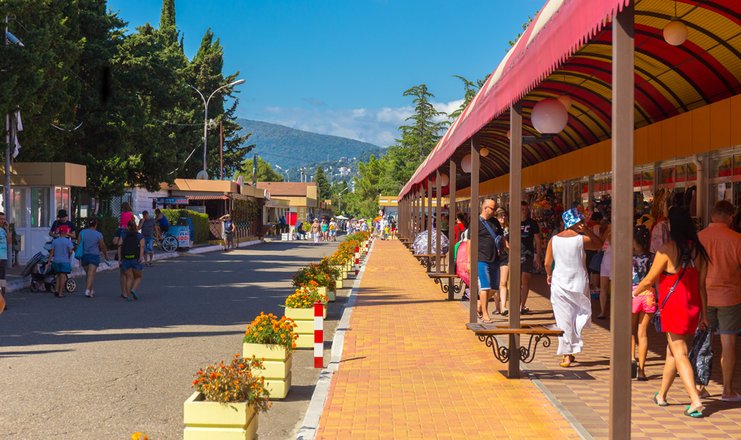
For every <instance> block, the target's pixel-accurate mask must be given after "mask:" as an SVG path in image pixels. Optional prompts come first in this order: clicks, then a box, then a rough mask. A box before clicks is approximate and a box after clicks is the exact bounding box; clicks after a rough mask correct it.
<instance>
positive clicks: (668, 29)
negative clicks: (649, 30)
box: [664, 19, 687, 46]
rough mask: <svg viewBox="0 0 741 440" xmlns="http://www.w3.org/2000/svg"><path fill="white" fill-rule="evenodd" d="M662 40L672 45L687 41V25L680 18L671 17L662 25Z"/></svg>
mask: <svg viewBox="0 0 741 440" xmlns="http://www.w3.org/2000/svg"><path fill="white" fill-rule="evenodd" d="M664 40H665V41H666V42H667V43H669V44H671V45H672V46H681V45H682V43H684V42H685V41H687V26H686V25H685V24H684V23H682V20H679V19H673V20H672V21H670V22H669V24H667V25H666V26H665V27H664Z"/></svg>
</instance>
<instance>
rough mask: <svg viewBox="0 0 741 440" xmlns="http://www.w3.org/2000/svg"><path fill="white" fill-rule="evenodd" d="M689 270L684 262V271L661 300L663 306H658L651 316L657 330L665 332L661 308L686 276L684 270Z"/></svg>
mask: <svg viewBox="0 0 741 440" xmlns="http://www.w3.org/2000/svg"><path fill="white" fill-rule="evenodd" d="M686 270H687V263H684V262H683V263H682V271H681V272H680V273H679V276H678V277H677V281H675V282H674V285H673V286H672V287H671V289H669V293H667V294H666V297H665V298H664V301H662V302H661V307H658V308H657V309H656V313H654V316H653V317H651V323H653V325H654V327H656V331H657V332H659V333H664V331H663V330H661V309H663V308H664V306H665V305H666V302H667V301H668V300H669V297H670V296H672V293H674V289H676V288H677V285H679V281H680V280H681V279H682V277H683V276H684V272H685V271H686Z"/></svg>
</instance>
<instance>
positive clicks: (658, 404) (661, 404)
mask: <svg viewBox="0 0 741 440" xmlns="http://www.w3.org/2000/svg"><path fill="white" fill-rule="evenodd" d="M654 403H655V404H656V406H669V402H659V393H656V394H654ZM687 408H689V406H688V407H687Z"/></svg>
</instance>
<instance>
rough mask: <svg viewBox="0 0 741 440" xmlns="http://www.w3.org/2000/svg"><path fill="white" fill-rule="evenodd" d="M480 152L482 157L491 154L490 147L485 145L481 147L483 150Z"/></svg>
mask: <svg viewBox="0 0 741 440" xmlns="http://www.w3.org/2000/svg"><path fill="white" fill-rule="evenodd" d="M479 154H480V155H481V157H486V156H488V155H489V149H488V148H486V147H484V148H482V149H481V151H479Z"/></svg>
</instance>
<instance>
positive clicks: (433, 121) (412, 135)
mask: <svg viewBox="0 0 741 440" xmlns="http://www.w3.org/2000/svg"><path fill="white" fill-rule="evenodd" d="M404 96H413V97H414V100H413V102H414V114H413V115H412V116H410V117H408V118H406V120H407V121H412V122H413V124H412V125H402V126H401V127H399V129H400V130H401V133H402V139H401V143H402V145H404V146H405V147H407V148H410V147H412V148H413V147H414V146H416V147H417V149H418V153H419V161H420V162H421V161H422V159H424V157H425V156H427V155H428V154H429V153H430V151H432V149H433V148H434V147H435V144H436V143H437V141H438V139H440V132H441V131H442V130H443V129H444V128H445V127H447V125H448V122H447V121H446V120H441V119H440V117H441V116H447V115H446V114H445V113H444V112H440V111H437V110H436V109H435V107H434V106H433V105H432V102H431V99H432V98H434V97H435V95H433V94H432V93H430V92H428V91H427V85H426V84H420V85H418V86H414V87H412V88H410V89H407V90H405V91H404Z"/></svg>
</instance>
